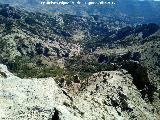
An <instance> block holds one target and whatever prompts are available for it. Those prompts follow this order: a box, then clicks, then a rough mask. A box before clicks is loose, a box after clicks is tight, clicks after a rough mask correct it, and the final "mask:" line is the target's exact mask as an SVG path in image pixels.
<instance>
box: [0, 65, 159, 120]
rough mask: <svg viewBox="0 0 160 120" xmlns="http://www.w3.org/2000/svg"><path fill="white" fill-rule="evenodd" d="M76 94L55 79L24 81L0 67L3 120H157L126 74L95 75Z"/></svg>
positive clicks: (103, 73)
mask: <svg viewBox="0 0 160 120" xmlns="http://www.w3.org/2000/svg"><path fill="white" fill-rule="evenodd" d="M83 87H84V86H82V85H81V88H80V89H81V91H80V92H78V93H77V94H75V95H72V93H67V90H65V89H62V88H60V87H59V86H58V85H57V84H56V82H55V81H54V79H53V78H44V79H36V78H33V79H21V78H18V77H16V76H14V75H13V74H12V73H10V72H9V71H8V70H7V67H6V66H4V65H0V119H4V120H27V119H29V120H48V119H50V120H52V119H53V120H58V119H60V120H96V119H97V120H112V119H118V120H132V119H138V120H158V119H159V118H158V115H157V114H156V112H155V110H154V108H153V107H152V106H151V105H149V104H147V103H146V102H145V101H144V100H143V99H142V98H141V94H140V92H139V91H138V90H137V88H136V87H135V86H134V84H133V83H132V77H131V76H130V75H129V74H127V72H126V71H124V70H121V71H110V72H100V73H95V74H93V76H91V77H90V78H89V79H88V83H86V84H85V87H84V89H82V88H83Z"/></svg>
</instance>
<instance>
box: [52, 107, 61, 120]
mask: <svg viewBox="0 0 160 120" xmlns="http://www.w3.org/2000/svg"><path fill="white" fill-rule="evenodd" d="M52 120H60V118H59V111H58V110H57V109H56V108H55V109H54V115H52Z"/></svg>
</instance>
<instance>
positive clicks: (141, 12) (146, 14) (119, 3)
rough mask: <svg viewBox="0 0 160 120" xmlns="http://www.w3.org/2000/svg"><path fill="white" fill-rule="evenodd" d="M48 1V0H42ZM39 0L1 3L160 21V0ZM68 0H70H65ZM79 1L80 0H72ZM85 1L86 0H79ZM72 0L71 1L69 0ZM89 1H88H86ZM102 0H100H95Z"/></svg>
mask: <svg viewBox="0 0 160 120" xmlns="http://www.w3.org/2000/svg"><path fill="white" fill-rule="evenodd" d="M41 1H43V2H44V1H47V0H41ZM41 1H38V0H23V1H22V0H14V1H13V0H1V1H0V2H1V3H5V4H10V5H13V6H18V7H24V8H26V9H27V10H34V11H39V12H49V13H50V14H57V13H65V14H71V15H78V16H81V15H83V16H88V15H100V16H111V17H118V18H126V17H130V18H134V19H138V20H140V21H143V22H147V23H149V22H155V23H160V19H159V18H160V13H159V11H160V7H159V6H160V2H158V1H148V0H147V1H138V0H108V1H111V2H114V3H115V4H114V5H111V4H108V5H106V4H105V5H86V4H80V5H77V4H75V5H41ZM55 1H56V2H59V1H61V0H54V2H55ZM65 1H66V2H67V1H68V0H65ZM72 1H73V2H77V1H78V0H72ZM79 1H80V2H83V3H84V2H85V0H79ZM69 2H70V1H69ZM86 2H88V1H86ZM94 2H100V0H94Z"/></svg>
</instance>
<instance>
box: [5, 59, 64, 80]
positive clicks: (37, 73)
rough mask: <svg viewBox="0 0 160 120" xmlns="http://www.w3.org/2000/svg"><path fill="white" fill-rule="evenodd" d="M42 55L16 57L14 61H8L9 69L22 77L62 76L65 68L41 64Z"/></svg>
mask: <svg viewBox="0 0 160 120" xmlns="http://www.w3.org/2000/svg"><path fill="white" fill-rule="evenodd" d="M40 61H41V59H40V56H37V57H34V58H29V57H26V56H25V57H24V56H23V57H16V58H15V60H14V61H8V62H7V66H8V68H9V70H10V71H11V72H13V73H15V74H16V75H17V76H18V77H21V78H28V77H32V78H44V77H61V76H62V75H63V74H64V70H63V69H62V68H60V67H58V66H51V67H49V66H47V65H43V64H41V65H40Z"/></svg>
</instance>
